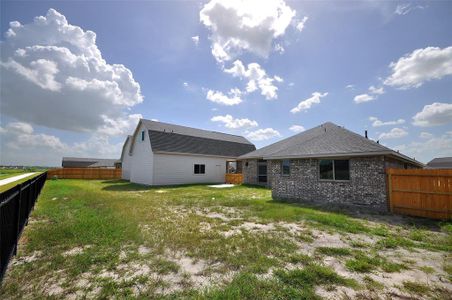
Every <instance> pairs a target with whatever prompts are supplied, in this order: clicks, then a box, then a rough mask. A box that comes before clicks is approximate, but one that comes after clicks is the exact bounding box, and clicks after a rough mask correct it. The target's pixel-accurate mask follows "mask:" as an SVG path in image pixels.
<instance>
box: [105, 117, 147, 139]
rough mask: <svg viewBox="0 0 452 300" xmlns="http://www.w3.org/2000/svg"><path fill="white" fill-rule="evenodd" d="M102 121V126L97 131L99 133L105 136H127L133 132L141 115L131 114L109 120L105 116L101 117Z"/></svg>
mask: <svg viewBox="0 0 452 300" xmlns="http://www.w3.org/2000/svg"><path fill="white" fill-rule="evenodd" d="M101 117H102V118H103V119H104V125H102V127H100V128H99V129H98V132H99V133H102V134H106V135H112V136H114V135H128V134H131V133H132V132H133V130H134V129H135V127H136V126H137V124H138V122H139V121H140V119H142V118H143V116H142V115H141V114H131V115H128V116H127V117H125V118H116V119H111V118H109V117H108V116H106V115H101Z"/></svg>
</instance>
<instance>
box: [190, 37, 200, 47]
mask: <svg viewBox="0 0 452 300" xmlns="http://www.w3.org/2000/svg"><path fill="white" fill-rule="evenodd" d="M191 40H192V41H193V43H194V44H195V46H198V45H199V35H196V36H192V37H191Z"/></svg>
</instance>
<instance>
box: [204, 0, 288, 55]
mask: <svg viewBox="0 0 452 300" xmlns="http://www.w3.org/2000/svg"><path fill="white" fill-rule="evenodd" d="M295 13H296V12H295V10H292V9H291V8H290V7H289V6H288V5H286V3H285V2H284V1H283V0H267V1H260V0H247V1H243V0H212V1H210V2H208V3H207V4H205V5H204V7H203V8H202V10H201V11H200V13H199V17H200V21H201V23H202V24H204V25H205V26H206V27H207V28H208V29H209V30H210V32H211V35H210V40H211V42H212V47H211V48H212V55H213V56H214V57H215V59H216V60H217V61H219V62H224V61H228V60H231V59H233V58H234V57H236V56H237V55H239V54H240V53H242V52H244V51H246V52H251V53H254V54H257V55H259V56H261V57H268V54H269V53H270V51H271V50H272V43H273V40H274V39H276V38H279V37H281V36H283V35H284V33H285V31H286V29H287V27H288V26H289V25H290V23H291V21H292V18H293V17H294V16H295Z"/></svg>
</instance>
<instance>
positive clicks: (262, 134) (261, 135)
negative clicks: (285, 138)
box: [246, 128, 281, 141]
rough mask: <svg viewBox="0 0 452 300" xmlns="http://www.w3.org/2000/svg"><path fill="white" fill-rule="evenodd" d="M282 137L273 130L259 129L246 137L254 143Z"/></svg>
mask: <svg viewBox="0 0 452 300" xmlns="http://www.w3.org/2000/svg"><path fill="white" fill-rule="evenodd" d="M280 136H281V134H280V133H279V132H278V131H277V130H275V129H273V128H265V129H258V130H256V131H252V132H249V133H248V134H247V135H246V137H247V138H249V139H250V140H252V141H264V140H269V139H272V138H275V137H280Z"/></svg>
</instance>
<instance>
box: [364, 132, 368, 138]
mask: <svg viewBox="0 0 452 300" xmlns="http://www.w3.org/2000/svg"><path fill="white" fill-rule="evenodd" d="M364 137H365V138H366V139H368V137H367V130H364Z"/></svg>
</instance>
